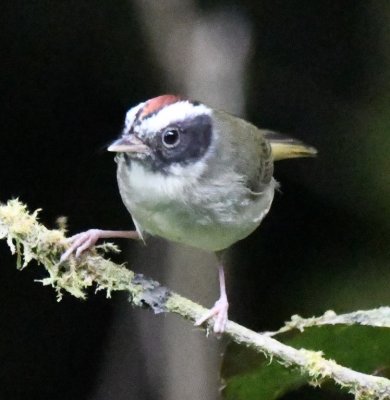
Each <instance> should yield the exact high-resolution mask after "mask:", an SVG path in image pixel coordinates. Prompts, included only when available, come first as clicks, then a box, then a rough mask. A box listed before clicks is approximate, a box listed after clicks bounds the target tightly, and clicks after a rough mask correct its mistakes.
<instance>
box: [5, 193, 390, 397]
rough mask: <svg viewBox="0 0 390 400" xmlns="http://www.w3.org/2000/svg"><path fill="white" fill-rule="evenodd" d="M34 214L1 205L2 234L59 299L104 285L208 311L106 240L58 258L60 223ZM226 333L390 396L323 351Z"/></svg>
mask: <svg viewBox="0 0 390 400" xmlns="http://www.w3.org/2000/svg"><path fill="white" fill-rule="evenodd" d="M38 213H39V210H36V211H35V212H33V213H29V212H28V210H27V207H26V205H24V204H22V203H21V202H20V201H19V200H16V199H14V200H10V201H8V203H7V204H0V239H6V240H7V243H8V245H9V247H10V249H11V252H12V253H13V254H16V256H17V267H18V268H19V269H23V268H25V267H26V266H27V265H28V264H29V263H30V262H31V261H32V260H34V261H36V262H37V263H38V264H40V265H43V266H44V268H45V269H46V270H47V271H48V274H49V276H48V277H46V278H44V279H42V280H41V282H42V283H43V284H44V285H51V286H52V287H53V288H54V289H55V290H56V292H57V298H58V300H61V298H62V295H63V293H64V292H68V293H70V294H71V295H73V296H75V297H78V298H82V299H84V298H85V297H86V293H85V292H86V289H87V288H89V287H91V286H95V288H96V290H105V291H106V293H107V297H110V295H111V293H112V292H113V291H117V290H121V291H127V292H128V293H129V298H130V301H131V302H132V304H133V305H136V306H149V307H150V308H152V309H153V310H154V311H155V312H173V313H176V314H179V315H181V316H182V317H184V318H186V319H188V320H190V321H196V320H197V319H198V318H199V317H200V316H201V315H203V314H204V313H205V312H206V311H207V310H206V309H205V308H203V307H201V306H200V305H198V304H196V303H194V302H192V301H190V300H188V299H186V298H184V297H182V296H179V295H178V294H176V293H174V292H172V291H170V290H168V289H167V288H165V287H163V286H161V285H160V284H159V283H158V282H155V281H153V280H151V279H148V278H146V277H144V276H143V275H141V274H135V273H134V272H132V271H130V270H128V269H127V268H126V267H125V266H124V265H117V264H115V263H113V262H112V261H110V260H109V259H106V258H105V257H104V255H105V254H106V253H107V252H108V251H119V250H118V248H117V247H116V246H114V245H113V244H110V243H106V244H103V245H101V246H96V247H95V248H93V249H92V250H90V251H88V252H86V253H85V254H82V255H81V256H80V257H79V258H77V259H76V258H75V257H70V259H69V260H68V261H66V262H64V263H60V262H59V260H60V257H61V254H62V253H63V252H64V250H65V249H66V248H67V243H66V236H65V227H64V224H63V223H62V226H60V227H59V228H58V229H55V230H49V229H47V228H46V227H45V226H43V225H42V224H40V223H39V221H38ZM360 313H362V312H360ZM363 313H364V312H363ZM370 315H371V314H370ZM330 317H332V318H335V317H334V315H333V314H332V316H329V315H328V316H327V318H330ZM353 317H354V318H355V320H356V323H359V319H360V320H364V321H367V319H365V318H363V317H364V315H362V314H359V318H357V316H356V315H353ZM297 318H298V317H296V319H295V323H296V324H297V326H295V328H299V327H300V326H302V324H303V326H305V324H308V325H307V326H309V325H310V323H314V324H315V323H319V322H322V321H323V320H321V321H319V320H316V319H313V320H310V323H309V322H307V321H306V322H304V323H302V321H301V320H299V321H298V319H297ZM367 318H368V317H367ZM371 318H372V315H371ZM293 321H294V320H293ZM328 322H329V321H328ZM210 324H212V321H210V322H208V324H207V326H206V328H207V329H209V328H210ZM225 334H226V335H227V336H229V337H230V338H231V339H232V340H234V341H235V342H237V343H239V344H242V345H245V346H247V347H251V348H252V349H254V350H256V351H258V352H261V353H263V354H265V355H266V356H267V357H269V358H270V359H273V358H275V359H276V360H278V361H279V362H280V363H282V364H283V365H285V366H286V367H294V368H296V367H298V368H300V370H301V371H302V373H303V374H305V375H306V376H309V377H310V379H312V380H313V381H315V382H317V383H320V382H321V381H322V380H325V379H332V380H333V381H334V382H336V383H337V384H338V385H340V386H341V387H344V388H347V389H348V390H349V391H350V392H351V393H353V394H354V395H355V397H356V398H358V399H378V400H384V399H390V381H389V380H388V379H386V378H382V377H378V376H372V375H367V374H363V373H360V372H356V371H353V370H351V369H349V368H346V367H343V366H341V365H338V364H337V363H336V362H335V361H332V360H327V359H325V358H324V357H323V355H322V353H321V352H314V351H309V350H305V349H301V350H297V349H295V348H293V347H290V346H287V345H285V344H283V343H281V342H279V341H277V340H275V339H274V338H272V337H270V336H269V335H261V334H258V333H256V332H254V331H251V330H250V329H247V328H245V327H244V326H241V325H239V324H237V323H235V322H232V321H228V324H227V327H226V332H225Z"/></svg>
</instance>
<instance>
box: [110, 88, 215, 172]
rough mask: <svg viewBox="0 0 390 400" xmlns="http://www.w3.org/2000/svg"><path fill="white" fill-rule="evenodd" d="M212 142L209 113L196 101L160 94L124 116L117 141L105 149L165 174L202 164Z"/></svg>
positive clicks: (211, 126)
mask: <svg viewBox="0 0 390 400" xmlns="http://www.w3.org/2000/svg"><path fill="white" fill-rule="evenodd" d="M212 142H213V123H212V110H211V109H210V108H209V107H207V106H205V105H204V104H201V103H199V102H192V101H189V100H185V99H182V98H180V97H178V96H174V95H163V96H159V97H155V98H153V99H151V100H148V101H146V102H143V103H140V104H138V105H137V106H135V107H133V108H131V109H130V110H129V111H128V112H127V114H126V120H125V126H124V129H123V132H122V134H121V136H120V138H119V139H118V140H116V141H115V142H114V143H112V144H111V146H109V148H108V150H109V151H112V152H117V153H120V154H123V155H122V156H120V157H124V158H126V159H128V160H130V161H131V160H137V161H138V162H139V163H141V164H143V165H144V167H145V168H148V169H150V170H153V171H159V172H161V173H164V174H170V173H174V172H175V171H177V170H178V169H180V170H183V169H186V168H190V167H191V165H193V164H195V163H197V164H199V163H202V160H203V159H204V158H205V156H206V154H207V152H208V151H209V150H210V146H211V145H212Z"/></svg>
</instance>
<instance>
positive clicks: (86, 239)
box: [60, 229, 140, 262]
mask: <svg viewBox="0 0 390 400" xmlns="http://www.w3.org/2000/svg"><path fill="white" fill-rule="evenodd" d="M109 238H125V239H140V236H139V234H138V232H137V231H103V230H101V229H89V230H88V231H85V232H81V233H78V234H77V235H74V236H72V237H70V238H68V239H67V243H70V247H69V248H68V249H67V250H66V251H65V253H64V254H62V256H61V259H60V262H63V261H66V260H67V259H68V258H69V257H70V255H71V254H72V253H75V256H76V257H79V256H80V254H81V253H82V252H83V251H85V250H87V249H90V248H91V247H92V246H94V245H95V243H96V242H97V241H98V240H99V239H109Z"/></svg>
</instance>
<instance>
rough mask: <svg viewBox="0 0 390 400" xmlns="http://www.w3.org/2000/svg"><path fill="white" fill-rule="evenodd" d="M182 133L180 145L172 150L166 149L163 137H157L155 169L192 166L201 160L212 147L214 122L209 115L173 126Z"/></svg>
mask: <svg viewBox="0 0 390 400" xmlns="http://www.w3.org/2000/svg"><path fill="white" fill-rule="evenodd" d="M172 128H177V129H178V130H179V131H180V143H179V144H178V145H177V146H176V147H174V148H171V149H168V148H166V147H164V145H163V143H162V140H161V135H157V137H156V143H154V144H153V145H152V146H151V147H153V148H154V149H153V150H154V160H153V161H154V162H153V164H154V165H153V167H154V168H153V169H159V170H165V169H166V167H168V166H169V165H172V164H175V163H179V164H190V163H194V162H196V161H198V160H199V159H201V158H202V157H203V156H204V154H205V153H206V151H207V150H208V148H209V147H210V143H211V137H212V121H211V118H210V116H208V115H198V116H197V117H195V118H193V119H190V120H188V121H181V122H177V123H176V124H174V125H172Z"/></svg>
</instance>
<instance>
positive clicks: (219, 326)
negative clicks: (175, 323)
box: [195, 264, 229, 333]
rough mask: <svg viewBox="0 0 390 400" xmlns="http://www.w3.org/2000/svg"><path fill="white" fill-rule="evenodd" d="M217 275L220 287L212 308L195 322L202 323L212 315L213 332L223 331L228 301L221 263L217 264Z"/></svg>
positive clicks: (226, 318) (196, 323)
mask: <svg viewBox="0 0 390 400" xmlns="http://www.w3.org/2000/svg"><path fill="white" fill-rule="evenodd" d="M218 275H219V288H220V296H219V299H218V300H217V301H216V303H215V304H214V307H213V308H211V309H210V310H209V311H208V312H207V313H206V314H205V315H203V316H202V317H201V318H199V319H198V320H197V321H196V322H195V326H199V325H202V324H203V323H204V322H206V321H207V320H209V319H210V318H213V317H214V319H215V321H214V332H215V333H223V332H224V331H225V328H226V324H227V321H228V308H229V303H228V300H227V295H226V284H225V273H224V271H223V265H222V264H219V266H218Z"/></svg>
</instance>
